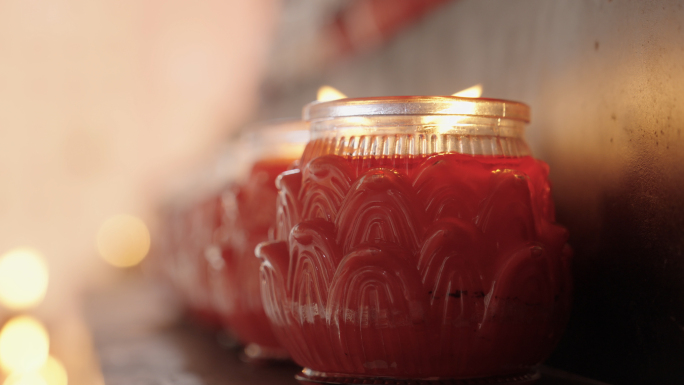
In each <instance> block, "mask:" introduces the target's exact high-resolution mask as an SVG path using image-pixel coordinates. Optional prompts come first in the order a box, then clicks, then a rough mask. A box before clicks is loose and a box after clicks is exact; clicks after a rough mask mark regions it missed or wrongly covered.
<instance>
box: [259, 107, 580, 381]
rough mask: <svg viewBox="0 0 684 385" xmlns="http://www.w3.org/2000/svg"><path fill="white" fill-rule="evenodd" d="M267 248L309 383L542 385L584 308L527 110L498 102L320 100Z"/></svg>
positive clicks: (279, 305)
mask: <svg viewBox="0 0 684 385" xmlns="http://www.w3.org/2000/svg"><path fill="white" fill-rule="evenodd" d="M304 117H305V119H306V120H308V121H309V122H310V124H311V133H312V138H311V142H310V143H309V144H308V145H307V148H306V150H305V152H304V154H303V156H302V159H301V161H300V168H298V169H295V170H291V171H287V172H285V173H283V174H281V175H280V177H279V178H278V181H277V184H278V188H279V198H278V227H277V230H276V241H273V242H268V243H263V244H261V245H260V246H259V247H258V250H257V254H258V256H259V257H260V258H261V259H262V260H263V262H262V265H261V277H262V278H261V280H262V296H263V302H264V307H265V310H266V314H267V315H268V317H269V319H270V321H271V323H272V324H273V326H274V331H275V334H276V336H277V337H278V339H279V341H280V342H281V344H282V345H283V346H284V347H285V348H286V349H287V350H288V351H289V353H290V354H291V356H292V358H293V359H294V360H295V361H296V362H297V363H298V364H300V365H302V366H304V367H305V369H304V370H303V371H302V373H301V374H300V375H299V376H298V378H299V379H300V380H301V381H304V382H307V381H309V382H323V383H326V382H327V383H351V382H353V383H376V382H375V381H378V380H382V379H384V380H390V379H391V380H392V381H394V382H393V383H402V382H408V381H414V380H421V381H441V382H442V383H449V382H453V383H462V382H459V381H462V380H464V379H474V378H477V379H478V381H481V382H478V383H490V382H491V383H497V382H504V381H507V382H517V383H526V382H531V381H534V379H535V378H536V374H535V373H536V372H535V371H534V366H535V365H537V364H539V363H540V362H541V361H543V360H544V359H545V358H546V357H547V356H548V355H549V354H550V352H551V350H552V349H553V347H554V346H555V344H556V343H557V341H558V339H559V338H560V335H561V333H562V331H563V328H564V325H565V322H566V320H567V317H568V313H569V307H570V293H571V280H570V267H569V264H570V256H571V252H570V249H569V247H568V246H567V245H566V241H567V238H568V234H567V231H566V230H565V229H564V228H563V227H561V226H559V225H557V224H556V223H555V218H554V208H553V202H552V200H551V193H550V187H549V182H548V179H547V176H548V166H547V165H546V164H545V163H543V162H542V161H539V160H536V159H534V158H532V157H531V154H530V151H529V148H528V146H527V144H526V143H525V141H524V139H523V133H524V128H525V125H526V124H527V123H528V122H529V108H528V107H527V106H526V105H524V104H522V103H516V102H510V101H503V100H494V99H481V98H480V99H470V98H459V97H389V98H364V99H343V100H338V101H332V102H324V103H312V104H310V105H308V106H307V107H305V110H304Z"/></svg>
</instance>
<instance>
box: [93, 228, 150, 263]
mask: <svg viewBox="0 0 684 385" xmlns="http://www.w3.org/2000/svg"><path fill="white" fill-rule="evenodd" d="M97 249H98V251H99V252H100V255H101V256H102V258H104V260H105V261H107V262H109V263H110V264H112V265H114V266H116V267H129V266H135V265H137V264H138V263H140V262H141V261H142V260H143V259H144V258H145V256H146V255H147V253H148V251H149V250H150V231H149V230H148V229H147V226H146V225H145V223H144V222H143V221H142V220H140V219H139V218H136V217H134V216H131V215H115V216H113V217H111V218H109V219H107V220H106V221H105V222H104V223H103V224H102V226H101V227H100V231H99V232H98V233H97Z"/></svg>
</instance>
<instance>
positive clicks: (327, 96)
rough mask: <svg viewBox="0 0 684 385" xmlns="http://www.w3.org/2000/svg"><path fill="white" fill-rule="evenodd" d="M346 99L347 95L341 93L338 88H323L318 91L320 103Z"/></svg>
mask: <svg viewBox="0 0 684 385" xmlns="http://www.w3.org/2000/svg"><path fill="white" fill-rule="evenodd" d="M346 97H347V95H345V94H343V93H341V92H340V91H339V90H337V89H336V88H333V87H330V86H321V88H319V89H318V95H317V97H316V100H318V101H319V102H328V101H331V100H337V99H344V98H346Z"/></svg>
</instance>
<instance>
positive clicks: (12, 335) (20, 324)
mask: <svg viewBox="0 0 684 385" xmlns="http://www.w3.org/2000/svg"><path fill="white" fill-rule="evenodd" d="M49 350H50V338H49V336H48V333H47V331H46V330H45V327H44V326H43V324H42V323H40V321H38V320H36V319H35V318H33V317H30V316H18V317H14V318H12V319H10V320H9V321H7V323H6V324H5V326H4V327H3V328H2V330H0V368H2V369H3V371H5V372H6V373H29V372H35V371H37V370H38V369H40V368H41V367H42V366H43V365H45V363H46V361H47V359H48V352H49Z"/></svg>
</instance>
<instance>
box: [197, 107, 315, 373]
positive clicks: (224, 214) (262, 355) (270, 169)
mask: <svg viewBox="0 0 684 385" xmlns="http://www.w3.org/2000/svg"><path fill="white" fill-rule="evenodd" d="M308 140H309V131H308V127H307V126H306V124H305V123H304V122H302V121H299V120H297V121H294V120H282V121H271V122H267V123H263V124H260V125H258V126H255V127H250V128H248V129H247V130H245V131H244V133H243V134H242V135H241V136H240V138H239V139H238V140H237V142H236V147H240V148H241V149H242V153H241V156H240V159H233V162H232V163H233V165H235V162H236V161H239V162H241V163H242V164H243V167H241V169H245V170H246V171H247V172H246V175H243V176H240V177H237V178H235V179H234V180H232V181H230V183H229V184H228V185H227V186H225V187H224V188H223V189H221V190H220V192H219V193H218V194H217V198H218V200H219V201H220V204H219V210H218V218H219V222H218V227H217V228H216V229H215V231H214V233H213V240H212V241H211V242H210V243H207V245H206V246H207V247H206V249H205V255H204V256H205V258H206V260H207V261H208V267H209V282H210V285H211V292H212V296H213V300H212V303H213V305H214V309H216V310H217V311H218V313H219V315H220V317H221V319H222V320H223V322H224V324H225V326H226V327H227V329H228V331H229V332H231V334H233V335H234V336H236V337H237V339H238V340H239V341H240V342H241V343H242V344H244V345H245V346H246V347H245V351H244V352H245V357H246V358H248V359H251V360H257V359H258V360H263V359H282V358H287V352H286V351H285V350H284V349H283V348H282V347H280V344H279V343H278V341H277V339H276V338H275V336H274V334H273V332H272V330H271V325H270V324H269V321H268V319H267V318H266V314H265V313H264V310H263V306H262V302H261V286H260V281H259V266H260V261H259V260H258V259H257V258H256V257H255V256H254V248H255V247H256V245H257V244H259V242H263V241H266V240H268V239H269V232H271V233H272V232H273V229H274V228H275V218H276V203H275V202H276V197H277V194H278V191H277V189H276V187H275V179H276V177H277V176H278V175H279V174H280V173H282V172H284V171H286V170H288V169H289V168H290V167H291V166H292V165H293V163H295V162H296V161H298V159H299V158H300V157H301V154H302V151H303V150H304V146H305V145H306V143H307V141H308ZM228 166H229V165H228Z"/></svg>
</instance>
